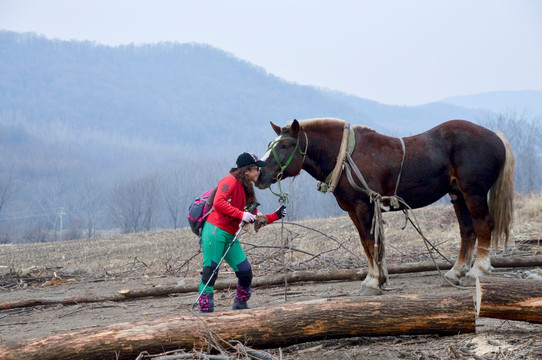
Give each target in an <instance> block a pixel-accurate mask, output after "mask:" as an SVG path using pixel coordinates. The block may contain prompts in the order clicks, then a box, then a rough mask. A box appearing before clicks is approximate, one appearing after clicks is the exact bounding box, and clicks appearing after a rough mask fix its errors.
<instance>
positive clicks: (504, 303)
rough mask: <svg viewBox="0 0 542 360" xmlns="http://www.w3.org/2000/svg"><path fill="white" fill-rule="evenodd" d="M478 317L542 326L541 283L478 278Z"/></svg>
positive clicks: (528, 280)
mask: <svg viewBox="0 0 542 360" xmlns="http://www.w3.org/2000/svg"><path fill="white" fill-rule="evenodd" d="M476 313H477V315H478V316H480V317H490V318H497V319H507V320H521V321H529V322H536V323H542V281H540V280H530V279H508V278H496V277H490V276H483V277H479V278H476Z"/></svg>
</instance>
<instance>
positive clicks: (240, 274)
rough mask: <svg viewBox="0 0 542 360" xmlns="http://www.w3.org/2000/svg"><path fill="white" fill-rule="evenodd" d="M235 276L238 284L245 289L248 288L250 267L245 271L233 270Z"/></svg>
mask: <svg viewBox="0 0 542 360" xmlns="http://www.w3.org/2000/svg"><path fill="white" fill-rule="evenodd" d="M235 276H237V279H239V281H238V282H239V285H241V286H242V287H244V288H245V289H248V288H250V285H252V269H249V270H247V271H237V272H235Z"/></svg>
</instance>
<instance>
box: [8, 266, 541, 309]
mask: <svg viewBox="0 0 542 360" xmlns="http://www.w3.org/2000/svg"><path fill="white" fill-rule="evenodd" d="M491 265H492V266H493V267H496V268H503V267H533V266H542V256H515V257H505V258H504V257H503V258H494V259H492V260H491ZM437 266H438V268H439V269H440V270H448V269H451V267H452V265H451V264H449V263H448V262H444V261H437ZM435 270H437V267H436V266H435V264H434V263H433V262H432V261H425V262H418V263H409V264H395V265H389V266H388V273H389V274H407V273H415V272H424V271H435ZM366 275H367V271H366V270H362V269H352V270H344V269H343V270H333V271H294V272H291V273H288V277H287V281H288V284H293V283H298V282H308V281H347V280H351V281H361V280H363V279H365V276H366ZM232 280H233V281H235V280H234V279H228V280H224V279H219V280H218V281H217V282H216V284H215V286H214V288H215V289H216V290H222V289H227V288H229V287H231V286H232V284H233V283H232ZM198 284H199V279H194V281H193V282H192V283H191V284H190V285H170V286H160V287H152V288H147V289H139V290H129V289H128V290H123V291H121V292H119V293H117V294H111V295H95V294H92V295H81V296H69V297H63V298H37V299H23V300H12V301H6V302H3V303H0V310H6V309H14V308H21V307H29V306H38V305H55V304H63V305H75V304H81V303H91V302H105V301H123V300H126V299H134V298H141V297H149V296H167V295H170V294H179V293H188V292H197V291H198ZM282 284H284V275H283V274H277V275H271V276H265V277H258V278H254V280H253V282H252V286H253V287H261V286H278V285H282Z"/></svg>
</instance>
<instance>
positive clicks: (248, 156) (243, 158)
mask: <svg viewBox="0 0 542 360" xmlns="http://www.w3.org/2000/svg"><path fill="white" fill-rule="evenodd" d="M236 164H237V168H240V167H243V166H247V165H252V164H255V165H258V166H259V167H264V166H265V165H267V163H266V162H265V161H262V160H260V159H258V158H257V157H256V155H254V154H252V153H247V152H244V153H242V154H241V155H239V156H238V157H237V161H236Z"/></svg>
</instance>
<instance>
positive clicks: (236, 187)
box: [207, 174, 279, 235]
mask: <svg viewBox="0 0 542 360" xmlns="http://www.w3.org/2000/svg"><path fill="white" fill-rule="evenodd" d="M246 205H247V200H246V195H245V189H244V188H243V184H242V183H241V182H240V181H239V180H237V179H236V178H235V177H234V176H233V175H232V174H229V175H228V176H226V177H224V178H223V179H222V180H220V181H219V182H218V188H217V190H216V195H215V201H214V202H213V206H214V208H215V209H214V210H213V211H212V212H211V213H210V214H209V216H208V217H207V222H210V223H211V224H213V225H215V226H218V227H219V228H221V229H222V230H224V231H226V232H228V233H230V234H232V235H235V233H237V230H239V224H240V223H241V220H242V219H243V213H244V212H245V210H244V209H245V206H246ZM256 211H257V210H256V209H254V211H253V213H254V214H256ZM265 217H266V218H267V223H268V224H271V223H272V222H274V221H277V220H278V218H279V217H278V215H277V214H275V213H271V214H267V215H265Z"/></svg>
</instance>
